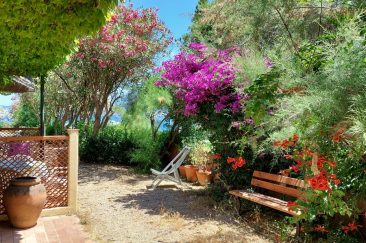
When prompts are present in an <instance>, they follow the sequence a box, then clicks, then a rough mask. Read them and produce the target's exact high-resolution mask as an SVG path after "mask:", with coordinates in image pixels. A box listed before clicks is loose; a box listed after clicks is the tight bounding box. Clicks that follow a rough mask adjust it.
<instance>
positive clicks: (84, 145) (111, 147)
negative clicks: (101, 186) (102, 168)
mask: <svg viewBox="0 0 366 243" xmlns="http://www.w3.org/2000/svg"><path fill="white" fill-rule="evenodd" d="M135 147H136V144H134V142H133V140H132V138H131V133H130V132H129V131H128V130H127V129H126V128H123V127H121V126H108V127H106V128H104V129H102V130H101V131H100V133H99V134H98V135H97V137H95V138H94V137H93V136H91V130H90V129H84V130H82V131H81V132H80V157H81V160H82V161H84V162H87V163H103V164H104V163H107V164H122V165H129V164H131V157H130V152H131V151H132V150H133V149H134V148H135Z"/></svg>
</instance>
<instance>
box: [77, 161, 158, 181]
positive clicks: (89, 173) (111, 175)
mask: <svg viewBox="0 0 366 243" xmlns="http://www.w3.org/2000/svg"><path fill="white" fill-rule="evenodd" d="M119 178H123V182H124V183H127V184H131V185H135V184H137V183H140V182H141V181H144V180H151V179H150V177H149V176H147V175H136V174H135V173H133V171H132V169H131V167H128V166H119V165H100V164H86V163H80V168H79V182H80V183H89V182H94V183H98V182H101V181H114V180H118V179H119Z"/></svg>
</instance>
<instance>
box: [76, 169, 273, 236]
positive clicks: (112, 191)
mask: <svg viewBox="0 0 366 243" xmlns="http://www.w3.org/2000/svg"><path fill="white" fill-rule="evenodd" d="M151 178H152V177H150V176H146V175H136V174H134V173H132V172H131V171H130V170H129V169H128V168H127V167H120V166H106V165H85V164H82V165H81V166H80V171H79V195H78V196H79V215H80V217H81V221H82V222H83V223H84V224H85V225H86V228H87V230H88V231H89V233H90V235H91V238H93V239H94V240H95V241H96V242H123V243H125V242H126V243H127V242H133V243H135V242H136V243H144V242H149V243H150V242H268V240H266V239H263V238H261V237H260V236H258V235H256V234H255V233H254V232H253V230H252V229H251V228H250V227H249V226H248V225H243V224H240V223H239V222H238V221H235V219H234V217H230V216H229V213H227V212H222V210H219V209H215V207H214V204H213V203H212V201H210V199H209V198H207V197H205V196H202V194H203V193H202V188H201V187H193V188H192V189H184V190H182V189H179V188H176V187H168V184H163V185H166V187H164V188H158V189H157V190H155V191H151V190H147V189H146V186H147V185H149V184H150V183H151Z"/></svg>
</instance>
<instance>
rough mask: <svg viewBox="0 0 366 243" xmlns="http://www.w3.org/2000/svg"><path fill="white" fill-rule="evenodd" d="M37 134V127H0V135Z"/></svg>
mask: <svg viewBox="0 0 366 243" xmlns="http://www.w3.org/2000/svg"><path fill="white" fill-rule="evenodd" d="M32 136H39V129H38V128H0V137H1V138H6V137H32Z"/></svg>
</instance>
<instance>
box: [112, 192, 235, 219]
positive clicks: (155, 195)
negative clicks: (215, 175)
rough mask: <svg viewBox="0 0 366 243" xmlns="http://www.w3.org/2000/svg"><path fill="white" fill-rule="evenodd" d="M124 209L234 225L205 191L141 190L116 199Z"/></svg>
mask: <svg viewBox="0 0 366 243" xmlns="http://www.w3.org/2000/svg"><path fill="white" fill-rule="evenodd" d="M114 201H115V202H116V203H120V204H121V206H122V207H124V208H138V209H143V210H144V211H145V213H146V214H150V215H159V214H161V211H162V210H163V211H167V212H172V213H179V214H180V215H181V216H183V217H184V218H186V219H193V220H208V219H212V220H217V221H220V222H224V223H234V220H233V219H232V217H227V214H226V215H223V214H222V213H221V212H220V211H218V210H215V208H214V204H215V203H214V202H213V200H212V199H210V198H209V197H207V196H206V195H204V189H198V190H197V189H194V190H180V189H174V188H166V187H164V188H157V189H156V190H154V191H152V190H141V191H139V192H137V193H136V194H128V195H125V196H119V197H116V198H115V199H114Z"/></svg>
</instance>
